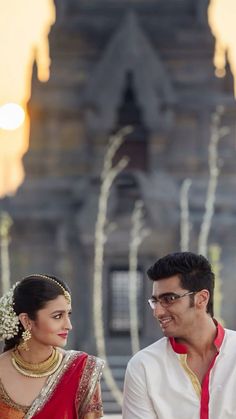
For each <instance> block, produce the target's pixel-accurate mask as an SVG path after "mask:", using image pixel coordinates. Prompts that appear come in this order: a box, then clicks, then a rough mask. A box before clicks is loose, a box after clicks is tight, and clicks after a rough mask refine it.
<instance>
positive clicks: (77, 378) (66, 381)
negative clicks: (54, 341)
mask: <svg viewBox="0 0 236 419" xmlns="http://www.w3.org/2000/svg"><path fill="white" fill-rule="evenodd" d="M103 366H104V362H103V361H102V360H101V359H99V358H96V357H94V356H91V355H88V354H86V353H84V352H77V351H67V352H66V354H65V356H64V358H63V361H62V363H61V365H60V367H59V368H58V370H57V371H56V372H55V373H54V374H52V375H51V376H50V377H49V378H48V379H47V382H46V383H45V385H44V386H43V388H42V390H41V392H40V394H39V396H38V397H37V398H36V399H35V400H34V402H33V403H32V405H31V407H30V408H29V409H28V410H27V412H26V413H25V414H24V412H22V411H21V413H20V412H19V411H16V410H15V409H13V407H12V408H11V407H10V406H9V405H8V408H9V410H8V412H7V411H6V413H5V414H6V418H10V419H18V418H19V419H20V418H24V419H82V418H83V417H84V415H85V414H86V413H88V412H96V413H97V415H98V416H97V417H101V416H102V403H101V398H100V397H99V395H98V393H97V389H98V388H99V387H98V385H99V381H100V377H101V373H102V368H103ZM5 407H6V408H7V406H6V405H5ZM0 410H1V401H0ZM0 418H2V419H4V417H2V415H1V413H0Z"/></svg>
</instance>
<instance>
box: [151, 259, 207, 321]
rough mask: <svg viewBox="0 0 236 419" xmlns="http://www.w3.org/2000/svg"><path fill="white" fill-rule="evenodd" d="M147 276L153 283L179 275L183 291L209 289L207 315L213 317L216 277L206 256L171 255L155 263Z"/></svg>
mask: <svg viewBox="0 0 236 419" xmlns="http://www.w3.org/2000/svg"><path fill="white" fill-rule="evenodd" d="M147 275H148V277H149V278H150V279H151V280H152V281H160V280H161V279H165V278H170V277H171V276H174V275H178V277H179V278H180V284H181V286H182V288H183V289H186V290H188V291H201V290H202V289H207V290H208V291H209V294H210V298H209V301H208V304H207V313H209V314H210V315H211V317H213V314H214V313H213V293H214V285H215V275H214V273H213V272H212V267H211V264H210V263H209V262H208V260H207V259H206V258H205V257H204V256H202V255H197V254H195V253H191V252H176V253H170V254H169V255H166V256H164V257H162V258H161V259H159V260H158V261H157V262H156V263H154V265H153V266H151V267H150V268H149V269H148V271H147Z"/></svg>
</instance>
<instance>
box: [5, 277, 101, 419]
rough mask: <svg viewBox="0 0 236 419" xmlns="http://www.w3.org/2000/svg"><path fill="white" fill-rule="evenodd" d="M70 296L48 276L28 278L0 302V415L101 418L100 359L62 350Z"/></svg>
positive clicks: (20, 418)
mask: <svg viewBox="0 0 236 419" xmlns="http://www.w3.org/2000/svg"><path fill="white" fill-rule="evenodd" d="M70 315H71V296H70V292H69V289H68V287H67V286H66V284H65V283H64V282H62V281H61V280H59V279H57V278H56V277H53V276H48V275H38V274H36V275H31V276H28V277H26V278H24V279H23V280H22V281H21V282H18V283H17V284H16V285H15V286H14V287H13V288H12V289H11V290H10V291H9V292H8V293H7V294H5V295H4V296H3V297H2V298H1V299H0V339H1V340H4V341H5V347H4V352H3V353H2V354H1V355H0V417H1V418H2V419H23V418H24V419H30V418H34V419H76V418H79V419H82V418H83V419H95V418H100V417H102V415H103V413H102V403H101V396H100V384H99V380H100V376H101V371H102V368H103V361H102V360H100V359H99V358H95V357H94V356H90V355H88V354H86V353H84V352H77V351H72V350H71V351H65V350H63V347H64V346H65V345H66V342H67V337H68V333H69V331H70V330H71V328H72V327H71V322H70Z"/></svg>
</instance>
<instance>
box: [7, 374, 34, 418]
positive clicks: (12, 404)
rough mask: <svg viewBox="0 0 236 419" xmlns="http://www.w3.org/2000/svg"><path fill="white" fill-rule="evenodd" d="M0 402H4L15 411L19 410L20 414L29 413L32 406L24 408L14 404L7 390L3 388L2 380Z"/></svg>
mask: <svg viewBox="0 0 236 419" xmlns="http://www.w3.org/2000/svg"><path fill="white" fill-rule="evenodd" d="M0 400H2V401H3V402H4V403H5V404H6V405H7V406H10V407H12V408H13V409H16V410H18V411H19V412H23V413H27V412H28V410H29V408H30V406H23V405H21V404H19V403H16V402H14V400H12V399H11V397H10V396H9V394H8V393H7V392H6V390H5V388H4V387H3V384H2V381H1V379H0Z"/></svg>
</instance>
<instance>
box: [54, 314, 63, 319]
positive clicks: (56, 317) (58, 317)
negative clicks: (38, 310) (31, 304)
mask: <svg viewBox="0 0 236 419" xmlns="http://www.w3.org/2000/svg"><path fill="white" fill-rule="evenodd" d="M53 318H54V319H60V318H61V314H57V315H56V316H54V317H53Z"/></svg>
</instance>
